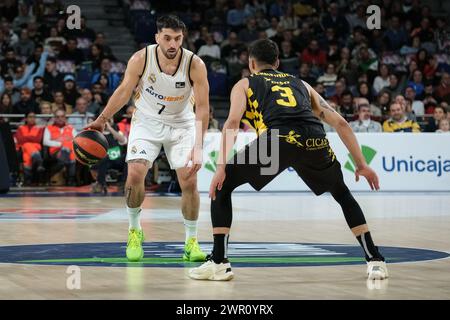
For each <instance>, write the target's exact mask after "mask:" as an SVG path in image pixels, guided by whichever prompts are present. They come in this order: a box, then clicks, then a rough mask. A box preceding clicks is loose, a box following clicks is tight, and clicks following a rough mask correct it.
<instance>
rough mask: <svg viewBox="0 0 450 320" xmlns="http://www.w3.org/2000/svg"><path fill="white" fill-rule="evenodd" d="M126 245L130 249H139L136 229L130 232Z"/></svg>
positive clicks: (139, 238)
mask: <svg viewBox="0 0 450 320" xmlns="http://www.w3.org/2000/svg"><path fill="white" fill-rule="evenodd" d="M128 245H129V246H130V247H139V246H140V245H141V237H140V232H139V231H138V230H136V229H132V230H130V236H129V237H128Z"/></svg>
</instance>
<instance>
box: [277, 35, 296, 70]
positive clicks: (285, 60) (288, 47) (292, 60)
mask: <svg viewBox="0 0 450 320" xmlns="http://www.w3.org/2000/svg"><path fill="white" fill-rule="evenodd" d="M279 59H280V67H279V69H280V70H281V71H283V72H287V73H292V74H293V73H295V71H296V70H297V69H298V66H299V59H298V56H297V54H296V53H295V52H294V50H293V49H292V44H291V42H290V41H283V42H282V43H281V52H280V56H279Z"/></svg>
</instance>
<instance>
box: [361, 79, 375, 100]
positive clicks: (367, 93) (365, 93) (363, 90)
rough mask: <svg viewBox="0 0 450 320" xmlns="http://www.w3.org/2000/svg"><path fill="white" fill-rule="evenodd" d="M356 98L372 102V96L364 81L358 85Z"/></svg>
mask: <svg viewBox="0 0 450 320" xmlns="http://www.w3.org/2000/svg"><path fill="white" fill-rule="evenodd" d="M358 97H360V98H366V99H367V100H369V102H371V101H372V94H371V93H370V88H369V84H368V83H367V82H366V81H362V82H360V83H358Z"/></svg>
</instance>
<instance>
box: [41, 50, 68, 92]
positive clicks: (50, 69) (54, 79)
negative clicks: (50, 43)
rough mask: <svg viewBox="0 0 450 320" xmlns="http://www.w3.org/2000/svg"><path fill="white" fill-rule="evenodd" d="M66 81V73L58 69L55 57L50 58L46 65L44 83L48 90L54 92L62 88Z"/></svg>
mask: <svg viewBox="0 0 450 320" xmlns="http://www.w3.org/2000/svg"><path fill="white" fill-rule="evenodd" d="M63 81H64V75H62V74H61V73H59V71H58V70H57V69H56V60H55V58H48V59H47V62H46V65H45V72H44V83H45V87H46V89H47V90H48V91H50V92H54V91H58V90H62V88H63V85H64V83H63Z"/></svg>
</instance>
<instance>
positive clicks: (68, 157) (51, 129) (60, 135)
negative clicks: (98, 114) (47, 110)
mask: <svg viewBox="0 0 450 320" xmlns="http://www.w3.org/2000/svg"><path fill="white" fill-rule="evenodd" d="M76 135H77V132H76V130H75V129H74V128H73V127H72V126H70V125H68V124H67V118H66V113H65V111H64V110H57V111H55V117H54V123H53V124H52V125H49V126H47V127H46V128H45V130H44V141H43V145H44V146H45V147H48V148H49V150H48V151H49V155H50V157H51V158H52V159H53V160H55V161H56V163H57V164H56V168H54V169H53V171H54V172H55V173H56V172H59V171H60V170H61V169H63V168H64V167H66V183H67V184H68V185H70V186H74V185H75V153H74V151H73V144H72V141H73V138H74V137H75V136H76Z"/></svg>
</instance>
